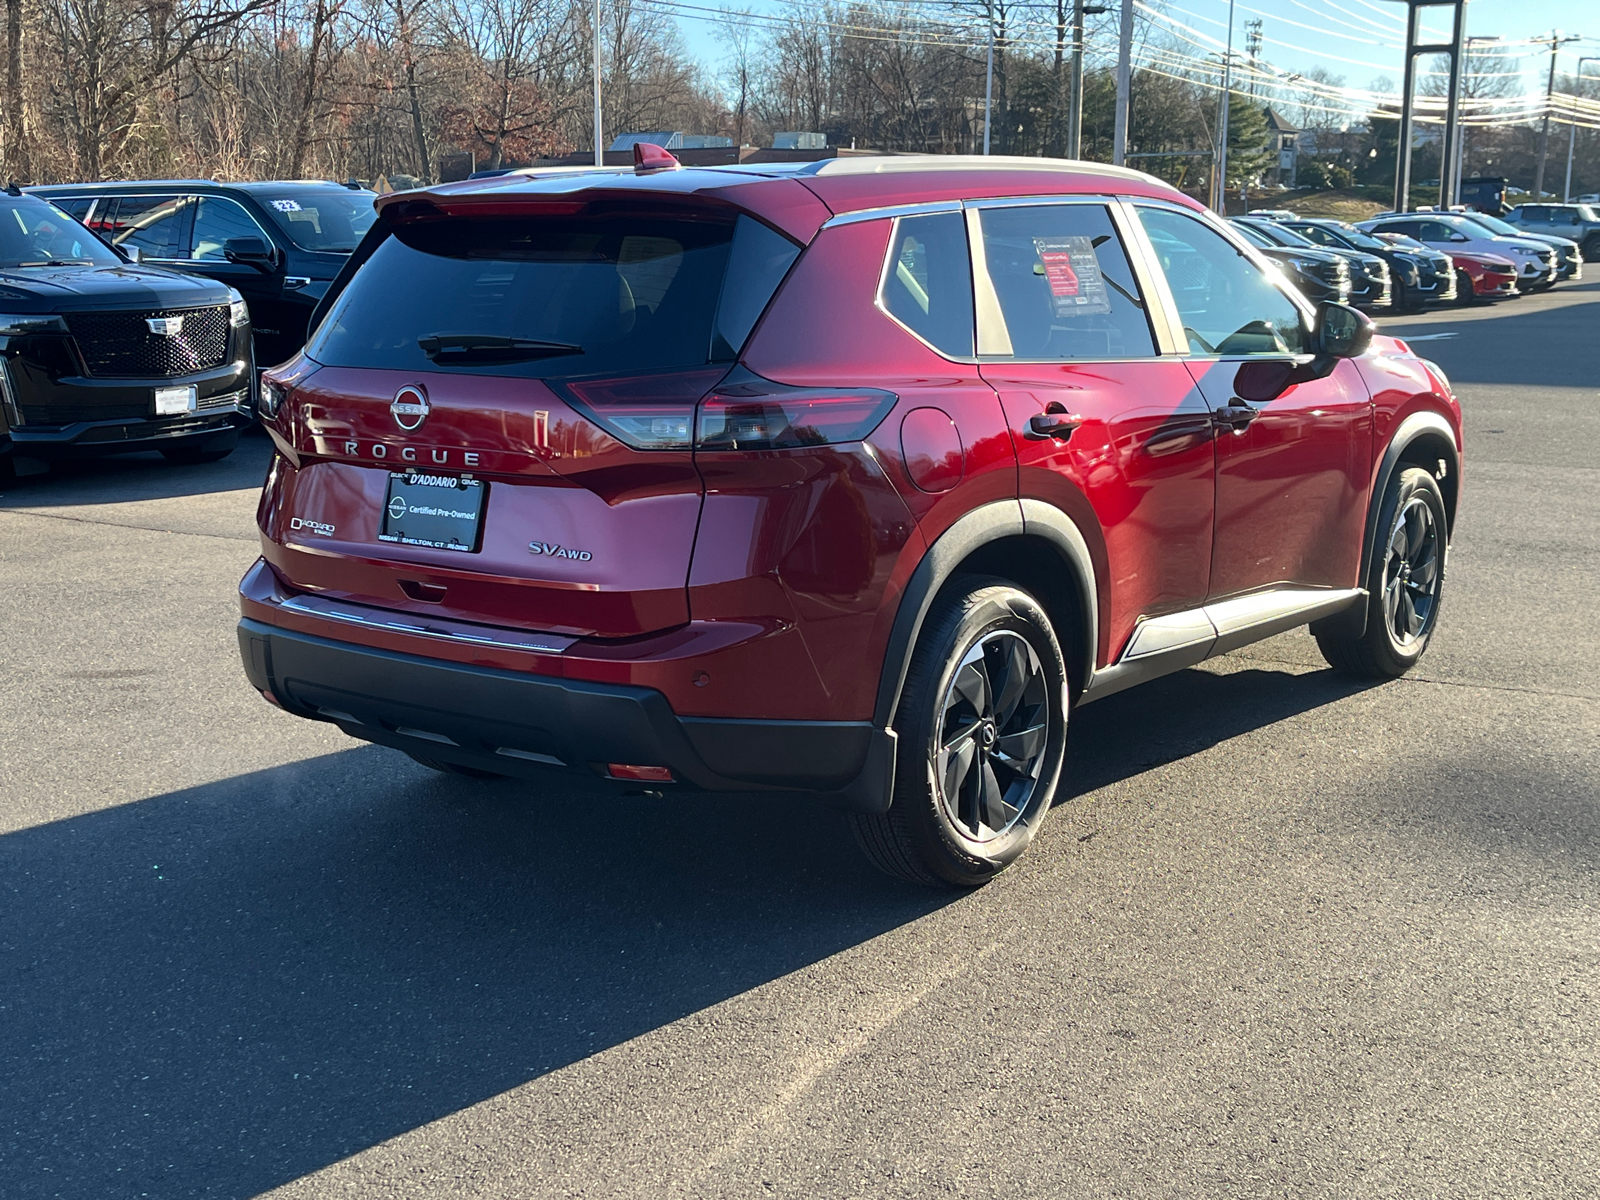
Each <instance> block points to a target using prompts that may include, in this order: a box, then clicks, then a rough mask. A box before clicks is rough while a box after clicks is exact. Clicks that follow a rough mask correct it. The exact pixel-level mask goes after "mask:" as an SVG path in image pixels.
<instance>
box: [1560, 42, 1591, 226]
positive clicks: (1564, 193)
mask: <svg viewBox="0 0 1600 1200" xmlns="http://www.w3.org/2000/svg"><path fill="white" fill-rule="evenodd" d="M1586 62H1600V57H1596V56H1594V55H1592V54H1591V55H1585V56H1584V57H1582V58H1580V59H1579V60H1578V73H1577V74H1576V75H1575V76H1573V83H1572V86H1573V87H1575V88H1579V89H1581V88H1582V87H1583V64H1584V63H1586ZM1577 146H1578V114H1577V113H1576V112H1574V113H1573V114H1572V122H1571V124H1569V125H1568V126H1567V185H1566V186H1565V187H1564V188H1562V189H1561V203H1563V204H1571V203H1572V152H1573V151H1574V150H1575V149H1577Z"/></svg>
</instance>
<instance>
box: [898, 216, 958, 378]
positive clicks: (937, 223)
mask: <svg viewBox="0 0 1600 1200" xmlns="http://www.w3.org/2000/svg"><path fill="white" fill-rule="evenodd" d="M880 295H881V302H882V304H883V307H884V308H885V309H887V310H888V311H889V313H890V315H892V316H893V317H894V318H895V320H897V321H899V322H900V324H902V325H904V326H905V327H906V328H907V329H909V330H911V332H913V333H915V334H916V335H917V336H918V337H920V338H921V339H922V340H923V341H925V342H927V343H928V344H929V345H930V346H932V347H933V348H934V349H936V350H938V351H939V352H940V353H942V354H947V355H949V356H950V357H951V358H971V357H972V337H973V334H972V263H971V261H970V259H969V257H968V254H967V225H966V221H965V220H964V219H963V217H962V215H961V214H960V213H958V212H948V213H931V214H929V215H927V216H922V217H901V218H900V219H899V220H897V221H896V222H895V223H894V232H893V233H892V235H891V236H890V239H889V259H888V262H887V263H886V264H885V267H884V273H883V288H882V291H881V293H880Z"/></svg>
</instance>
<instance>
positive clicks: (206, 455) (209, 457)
mask: <svg viewBox="0 0 1600 1200" xmlns="http://www.w3.org/2000/svg"><path fill="white" fill-rule="evenodd" d="M238 447H239V432H238V430H233V431H231V432H230V433H228V434H226V435H225V436H217V437H209V438H205V439H203V440H202V439H199V438H196V439H194V440H193V441H192V442H189V443H187V444H185V443H182V442H180V443H179V444H178V445H176V446H163V447H161V457H162V458H164V459H166V460H167V461H168V462H169V463H175V464H176V465H178V466H183V467H192V466H198V465H199V464H201V463H214V462H221V461H222V460H223V459H225V458H227V457H228V455H230V454H232V453H233V452H234V451H235V450H236V449H238Z"/></svg>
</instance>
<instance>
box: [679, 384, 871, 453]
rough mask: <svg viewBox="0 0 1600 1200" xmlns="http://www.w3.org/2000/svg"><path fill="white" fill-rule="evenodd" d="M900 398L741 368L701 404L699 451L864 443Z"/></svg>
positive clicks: (698, 436)
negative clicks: (797, 382)
mask: <svg viewBox="0 0 1600 1200" xmlns="http://www.w3.org/2000/svg"><path fill="white" fill-rule="evenodd" d="M896 399H897V397H896V396H895V394H894V393H893V392H884V391H879V390H878V389H876V388H808V387H791V386H789V385H787V384H782V383H773V382H772V381H771V380H769V379H762V378H761V377H760V376H759V375H753V374H751V373H750V372H748V371H743V370H737V371H735V372H734V373H733V374H731V375H729V376H728V378H727V379H726V380H724V381H723V382H722V384H721V385H720V386H719V387H718V388H717V389H716V390H715V391H714V392H712V393H711V394H710V395H708V396H707V397H706V398H705V399H704V400H702V401H700V413H699V419H698V421H697V423H696V429H695V446H696V448H697V449H700V450H788V449H792V448H795V447H799V446H827V445H832V444H834V443H837V442H859V441H860V440H861V439H862V438H864V437H866V436H867V435H868V434H869V433H871V432H872V431H873V430H874V429H876V428H877V427H878V423H879V422H880V421H882V420H883V418H884V417H885V416H887V415H888V413H889V410H890V409H891V408H893V407H894V404H895V400H896Z"/></svg>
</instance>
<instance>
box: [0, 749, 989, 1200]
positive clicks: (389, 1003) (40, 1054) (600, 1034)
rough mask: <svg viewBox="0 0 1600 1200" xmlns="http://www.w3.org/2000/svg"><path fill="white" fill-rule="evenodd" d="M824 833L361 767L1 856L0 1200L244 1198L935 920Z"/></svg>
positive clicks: (922, 900) (90, 820)
mask: <svg viewBox="0 0 1600 1200" xmlns="http://www.w3.org/2000/svg"><path fill="white" fill-rule="evenodd" d="M824 817H825V819H822V820H818V813H817V810H816V807H815V804H814V802H813V801H810V800H803V799H790V798H785V797H773V796H770V795H769V796H763V797H750V796H731V797H730V796H718V797H686V798H684V799H682V800H667V801H662V800H652V799H647V798H643V797H639V798H598V799H597V798H594V797H589V796H581V795H572V794H560V795H553V796H543V797H541V796H537V795H535V796H530V795H529V794H528V793H527V792H526V791H525V790H522V789H521V788H520V787H519V786H518V785H512V784H509V783H500V782H488V783H476V782H472V781H466V780H458V779H454V778H449V777H443V776H434V775H432V774H431V773H428V772H423V771H422V770H421V769H420V768H416V767H414V766H412V765H411V764H409V763H407V762H406V761H405V760H403V759H401V758H400V757H399V756H398V755H395V754H394V753H393V752H391V751H387V750H380V749H377V748H374V747H360V748H357V749H351V750H348V751H342V752H339V753H336V754H331V755H328V756H325V757H322V758H319V759H315V760H311V761H307V762H302V763H298V764H294V765H291V766H285V767H280V768H276V769H272V770H265V771H260V772H256V773H253V774H247V775H242V776H239V777H236V778H232V779H228V780H224V781H221V782H218V783H213V784H207V785H204V786H200V787H194V788H190V789H187V790H184V791H178V792H173V793H170V794H167V795H162V796H157V797H153V798H151V799H148V800H143V801H138V802H135V803H131V804H127V805H123V806H120V807H116V808H110V809H104V810H101V811H98V812H94V813H91V814H88V815H85V816H81V817H76V818H71V819H67V820H63V821H59V822H55V823H52V824H49V825H44V826H39V827H34V828H30V829H24V830H21V831H18V832H15V833H12V834H9V835H7V836H4V837H0V880H3V881H4V885H5V891H4V899H3V901H0V1162H3V1163H4V1164H5V1166H4V1176H5V1177H4V1183H3V1184H0V1193H3V1194H4V1195H6V1196H7V1197H13V1198H21V1197H35V1196H38V1197H43V1196H51V1197H83V1198H86V1200H87V1198H93V1200H110V1198H112V1197H123V1196H128V1197H136V1196H140V1195H144V1194H148V1195H150V1196H162V1197H178V1196H198V1195H206V1196H213V1195H216V1196H249V1195H255V1194H257V1193H259V1192H261V1191H263V1190H265V1189H268V1188H271V1187H273V1186H275V1185H277V1184H281V1183H284V1182H286V1181H288V1180H291V1179H294V1178H297V1177H299V1176H301V1175H304V1174H306V1173H307V1172H310V1171H314V1170H316V1169H318V1168H320V1167H323V1166H326V1165H328V1164H329V1163H332V1162H334V1161H337V1160H338V1159H340V1158H343V1157H345V1156H347V1155H349V1154H352V1153H355V1152H356V1151H359V1150H362V1149H365V1148H367V1147H369V1146H372V1145H374V1144H376V1143H378V1142H381V1141H383V1140H384V1139H387V1138H390V1137H393V1136H396V1135H398V1134H400V1133H403V1132H405V1131H407V1130H410V1129H414V1128H416V1127H418V1126H419V1125H422V1124H424V1123H426V1122H429V1121H432V1120H434V1119H437V1118H439V1117H442V1116H445V1115H447V1114H449V1113H452V1112H455V1111H458V1110H460V1109H462V1108H465V1107H467V1106H470V1105H472V1104H475V1103H477V1102H479V1101H481V1100H484V1099H486V1098H488V1097H491V1096H494V1095H496V1094H498V1093H501V1092H504V1091H506V1090H507V1089H510V1088H514V1087H516V1086H518V1085H519V1084H522V1083H524V1082H526V1081H528V1080H530V1079H533V1078H536V1077H538V1076H540V1075H542V1074H545V1073H547V1072H549V1071H553V1070H555V1069H557V1068H560V1067H562V1066H563V1065H566V1064H569V1063H572V1062H574V1061H577V1060H579V1059H582V1058H585V1057H587V1056H589V1055H592V1054H595V1053H597V1052H599V1051H602V1050H605V1049H606V1048H608V1047H611V1046H615V1045H617V1044H619V1043H621V1042H624V1041H626V1040H628V1039H629V1038H632V1037H635V1036H637V1035H639V1034H642V1033H645V1032H647V1031H649V1030H652V1029H655V1028H658V1027H660V1026H662V1025H665V1024H667V1023H669V1022H672V1021H674V1020H677V1019H678V1018H681V1017H684V1016H686V1015H688V1014H692V1013H695V1012H697V1011H700V1010H702V1009H704V1008H706V1007H708V1006H710V1005H713V1004H716V1003H717V1002H719V1001H721V1000H724V999H726V998H728V997H730V996H735V995H738V994H740V993H743V992H746V991H748V990H749V989H751V988H754V987H757V986H758V985H760V984H763V983H766V982H768V981H770V980H773V979H776V978H778V977H780V976H783V975H785V974H787V973H789V972H793V971H796V970H799V969H801V968H804V967H806V966H807V965H809V964H812V963H815V962H817V961H819V960H821V959H824V958H827V957H828V956H830V955H833V954H836V953H838V952H840V951H842V950H845V949H847V948H849V947H851V946H855V945H858V944H860V943H862V942H865V941H867V940H869V939H871V938H874V937H876V936H878V935H880V934H882V933H884V932H886V931H888V930H891V929H894V928H896V927H898V926H901V925H904V924H906V923H907V922H911V921H915V920H917V919H918V918H919V917H921V916H923V915H925V914H928V913H930V912H933V911H935V910H937V909H939V908H941V907H942V906H944V905H947V904H950V903H952V902H953V901H955V900H957V899H958V897H957V896H956V895H954V894H951V893H937V892H931V891H923V890H920V889H915V888H909V887H906V886H903V885H900V884H897V883H895V882H893V881H891V880H889V879H887V878H884V877H880V876H879V875H877V874H876V873H875V872H874V871H873V870H872V869H871V868H870V867H869V866H867V865H866V863H865V862H864V861H862V860H861V859H860V857H859V855H858V854H857V853H856V850H855V847H854V846H853V845H851V844H850V839H849V837H848V835H847V834H846V833H845V831H844V830H843V829H842V828H841V827H840V823H839V822H838V821H837V820H836V819H833V818H832V817H831V815H829V814H824Z"/></svg>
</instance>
